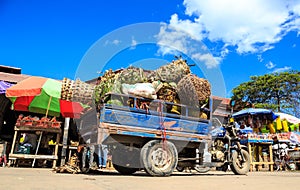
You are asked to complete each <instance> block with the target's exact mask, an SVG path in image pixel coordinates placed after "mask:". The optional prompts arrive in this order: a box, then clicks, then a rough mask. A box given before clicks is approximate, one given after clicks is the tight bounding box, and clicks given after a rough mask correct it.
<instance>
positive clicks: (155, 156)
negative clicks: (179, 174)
mask: <svg viewBox="0 0 300 190" xmlns="http://www.w3.org/2000/svg"><path fill="white" fill-rule="evenodd" d="M141 161H142V163H143V165H144V168H145V171H146V172H147V173H148V174H149V175H151V176H169V175H171V174H172V172H173V171H174V169H175V168H176V166H177V162H178V154H177V149H176V147H175V145H174V144H173V143H172V142H169V141H160V140H151V141H149V142H148V143H146V144H145V145H144V146H143V148H142V150H141Z"/></svg>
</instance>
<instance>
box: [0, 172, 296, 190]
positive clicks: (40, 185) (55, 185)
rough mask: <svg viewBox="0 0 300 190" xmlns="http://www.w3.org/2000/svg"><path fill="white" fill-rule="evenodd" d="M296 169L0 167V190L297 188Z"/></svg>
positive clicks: (288, 189) (283, 189) (286, 189)
mask: <svg viewBox="0 0 300 190" xmlns="http://www.w3.org/2000/svg"><path fill="white" fill-rule="evenodd" d="M299 183H300V172H282V171H281V172H251V173H248V175H245V176H237V175H234V174H233V173H231V172H226V173H225V172H219V171H210V172H208V173H206V174H200V173H197V172H196V171H195V172H193V171H192V172H191V173H190V172H181V173H179V172H174V174H173V175H172V176H170V177H150V176H148V175H147V174H146V173H144V172H138V173H136V174H134V175H128V176H124V175H120V174H118V173H117V172H114V171H105V172H104V171H98V172H96V173H93V174H67V173H63V174H62V173H54V172H53V171H52V169H49V168H47V169H41V168H0V189H1V190H62V189H63V190H83V189H84V190H88V189H93V190H96V189H97V190H101V189H108V190H133V189H139V190H140V189H142V190H148V189H149V190H152V189H153V190H154V189H155V190H157V189H163V190H168V189H171V190H181V189H184V190H186V189H189V190H191V189H201V190H206V189H209V190H218V189H222V190H244V189H249V190H255V189H263V190H268V189H272V190H275V189H276V190H277V189H282V190H294V189H299Z"/></svg>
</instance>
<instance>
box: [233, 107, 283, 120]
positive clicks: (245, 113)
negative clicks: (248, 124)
mask: <svg viewBox="0 0 300 190" xmlns="http://www.w3.org/2000/svg"><path fill="white" fill-rule="evenodd" d="M248 115H266V116H268V117H269V119H270V120H275V119H276V118H277V117H278V116H277V115H276V114H275V113H274V112H273V111H272V110H268V109H262V108H248V109H244V110H241V111H239V112H236V113H234V114H233V115H232V117H233V118H240V117H245V116H248Z"/></svg>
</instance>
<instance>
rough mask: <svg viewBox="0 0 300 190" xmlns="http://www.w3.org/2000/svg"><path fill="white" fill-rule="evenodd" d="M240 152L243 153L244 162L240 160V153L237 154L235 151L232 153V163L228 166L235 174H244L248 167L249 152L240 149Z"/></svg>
mask: <svg viewBox="0 0 300 190" xmlns="http://www.w3.org/2000/svg"><path fill="white" fill-rule="evenodd" d="M241 154H243V156H244V158H245V162H243V161H242V158H241V155H239V154H238V152H237V151H234V152H233V153H232V164H231V165H230V168H231V170H232V171H233V173H234V174H236V175H245V174H247V173H248V172H249V169H250V156H249V153H248V152H247V151H246V150H243V149H242V150H241Z"/></svg>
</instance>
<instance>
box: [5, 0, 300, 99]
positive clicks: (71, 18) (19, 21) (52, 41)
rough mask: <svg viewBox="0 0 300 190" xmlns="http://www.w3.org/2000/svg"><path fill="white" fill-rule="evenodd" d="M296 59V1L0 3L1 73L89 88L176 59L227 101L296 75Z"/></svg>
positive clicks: (299, 46)
mask: <svg viewBox="0 0 300 190" xmlns="http://www.w3.org/2000/svg"><path fill="white" fill-rule="evenodd" d="M137 23H140V24H141V25H139V24H137ZM152 24H154V25H153V27H152ZM150 35H152V36H150ZM149 38H151V39H149ZM109 46H111V47H109ZM110 50H111V51H110ZM299 52H300V1H282V0H265V1H263V2H262V1H259V0H245V1H239V0H226V1H222V0H211V1H198V0H184V1H182V0H172V1H158V0H151V1H148V0H147V1H138V0H128V1H118V0H111V1H96V0H95V1H93V0H88V1H79V0H78V1H76V0H72V1H71V0H61V1H58V0H51V1H37V0H36V1H35V0H31V1H30V0H27V1H25V0H18V1H17V0H0V65H6V66H13V67H20V68H22V73H23V74H29V75H37V76H44V77H49V78H55V79H62V78H64V77H67V78H71V79H74V78H77V77H79V78H81V79H82V80H87V79H90V78H93V77H95V76H98V75H99V73H100V72H101V71H102V69H107V68H110V67H112V68H114V69H116V68H119V67H127V66H128V65H131V64H133V65H137V66H140V65H141V66H146V67H147V68H151V69H152V68H157V67H159V66H160V65H162V64H165V63H167V62H168V61H171V60H172V59H174V58H173V55H175V54H176V55H179V54H181V55H183V57H184V58H185V59H187V60H188V61H189V62H190V63H194V62H195V63H196V65H197V66H196V67H193V68H192V71H193V72H194V73H196V74H198V75H199V76H201V77H206V78H208V79H209V80H211V81H212V84H213V94H214V95H218V96H227V97H229V96H230V91H231V89H232V88H234V87H236V86H237V85H239V84H240V83H242V82H246V81H248V80H249V77H250V76H253V75H263V74H266V73H272V72H276V71H284V70H300V64H299V61H300V53H299ZM91 56H95V59H93V61H89V60H90V59H88V58H89V57H91ZM105 57H106V59H105V60H106V62H105V63H104V62H103V60H104V58H105ZM96 58H97V59H96ZM87 61H89V62H88V63H87ZM98 64H99V66H98ZM85 69H87V70H86V71H85Z"/></svg>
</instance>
